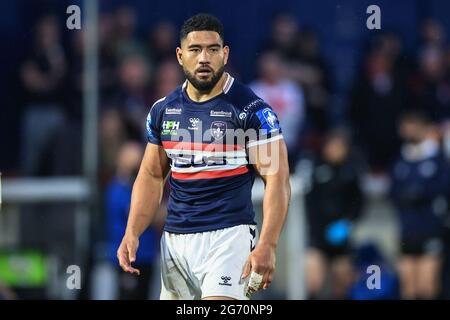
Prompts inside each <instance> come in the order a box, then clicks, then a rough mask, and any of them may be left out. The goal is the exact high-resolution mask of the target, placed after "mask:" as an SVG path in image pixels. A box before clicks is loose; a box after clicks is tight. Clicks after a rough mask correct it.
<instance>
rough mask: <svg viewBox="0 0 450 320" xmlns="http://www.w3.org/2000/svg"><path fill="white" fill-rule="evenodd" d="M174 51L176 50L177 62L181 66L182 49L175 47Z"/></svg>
mask: <svg viewBox="0 0 450 320" xmlns="http://www.w3.org/2000/svg"><path fill="white" fill-rule="evenodd" d="M175 52H176V56H177V60H178V63H179V65H180V66H182V65H183V50H182V49H181V48H180V47H177V49H176V50H175Z"/></svg>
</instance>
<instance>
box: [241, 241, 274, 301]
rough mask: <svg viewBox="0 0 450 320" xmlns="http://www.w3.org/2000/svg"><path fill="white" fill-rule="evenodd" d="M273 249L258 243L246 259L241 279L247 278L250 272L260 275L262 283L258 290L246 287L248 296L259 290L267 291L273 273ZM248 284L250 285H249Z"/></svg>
mask: <svg viewBox="0 0 450 320" xmlns="http://www.w3.org/2000/svg"><path fill="white" fill-rule="evenodd" d="M275 259H276V258H275V247H274V246H271V245H268V244H264V243H259V244H258V245H257V246H256V248H255V250H253V251H252V253H251V254H250V256H249V257H248V259H247V262H246V263H245V266H244V271H243V272H242V276H241V278H242V279H245V278H247V277H248V276H249V275H250V273H251V272H254V273H257V274H259V275H262V281H261V285H260V286H259V288H252V287H251V286H249V287H248V292H249V293H250V294H252V293H254V292H256V291H258V290H259V289H261V288H262V289H267V288H268V287H269V285H270V283H271V282H272V279H273V273H274V271H275ZM249 284H250V283H249Z"/></svg>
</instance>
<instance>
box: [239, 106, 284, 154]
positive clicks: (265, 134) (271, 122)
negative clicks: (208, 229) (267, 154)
mask: <svg viewBox="0 0 450 320" xmlns="http://www.w3.org/2000/svg"><path fill="white" fill-rule="evenodd" d="M246 130H247V131H248V130H252V131H253V132H254V134H253V135H252V138H250V140H249V141H248V144H247V147H252V146H255V145H261V144H265V143H269V142H272V141H276V140H278V139H282V138H283V136H282V131H281V127H280V122H279V120H278V117H277V115H276V113H275V112H274V111H273V110H272V108H271V107H270V106H269V105H267V104H262V105H261V106H260V107H259V108H257V109H256V110H255V111H254V112H252V113H251V114H250V115H249V117H248V119H247V121H246Z"/></svg>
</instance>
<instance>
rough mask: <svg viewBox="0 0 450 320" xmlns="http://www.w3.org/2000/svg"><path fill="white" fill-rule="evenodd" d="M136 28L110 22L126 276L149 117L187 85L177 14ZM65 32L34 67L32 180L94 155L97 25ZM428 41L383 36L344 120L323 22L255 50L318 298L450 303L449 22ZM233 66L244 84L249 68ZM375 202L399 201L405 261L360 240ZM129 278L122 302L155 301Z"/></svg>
mask: <svg viewBox="0 0 450 320" xmlns="http://www.w3.org/2000/svg"><path fill="white" fill-rule="evenodd" d="M136 24H137V21H136V18H135V12H133V10H132V9H131V8H129V7H121V8H119V9H117V10H116V11H115V12H113V13H108V14H102V15H101V16H100V20H99V41H100V42H99V55H100V57H99V63H100V66H99V68H100V69H99V78H100V82H99V89H100V92H99V104H100V121H99V150H100V163H99V181H100V188H101V190H102V193H101V196H102V199H101V201H100V202H101V203H102V205H101V208H102V212H103V213H102V216H101V217H100V219H99V220H98V221H99V223H100V226H98V227H97V229H98V230H100V229H101V228H102V227H103V226H104V230H103V231H102V232H103V233H102V232H101V233H100V234H103V236H102V237H100V238H99V239H97V241H100V242H104V243H106V244H107V247H108V248H109V249H108V258H107V260H108V259H109V260H108V261H110V263H111V265H114V266H115V268H116V269H117V270H116V271H117V273H118V275H119V276H120V274H121V272H120V271H119V269H118V266H117V261H116V258H115V248H117V246H118V243H119V241H120V237H121V235H122V233H123V231H124V228H125V224H126V218H127V214H128V207H129V202H130V195H131V187H132V183H133V181H134V177H135V175H136V173H137V170H138V168H139V162H140V158H141V155H142V152H143V148H144V145H145V127H144V125H145V121H144V119H145V118H146V115H147V112H148V109H149V106H151V105H152V104H153V102H154V101H156V100H157V99H159V98H161V97H164V96H165V95H167V94H168V93H169V92H170V91H172V90H173V89H174V88H175V87H176V86H178V85H180V84H181V83H182V82H183V81H184V75H183V73H182V70H181V68H180V66H179V65H178V64H177V62H176V59H175V55H174V49H175V47H176V46H177V43H178V35H177V29H176V27H175V25H174V24H173V23H172V22H170V21H163V22H160V23H158V24H157V25H156V26H155V27H154V28H152V29H151V30H149V32H148V34H146V36H145V37H142V36H140V37H138V36H137V32H136ZM59 30H60V28H59V22H58V21H57V19H56V17H55V16H44V17H42V18H41V19H40V20H39V21H38V23H37V25H36V28H35V36H34V43H33V46H34V48H33V49H32V50H30V51H29V53H30V55H29V56H28V57H27V58H26V59H25V60H24V61H23V63H22V65H21V68H20V80H21V86H22V96H23V106H22V107H23V112H22V115H21V117H22V118H21V119H22V129H21V143H20V145H21V148H22V150H21V157H20V159H21V160H22V163H21V164H20V171H21V173H22V174H23V175H26V176H49V175H51V176H57V175H71V174H79V173H80V172H81V158H77V157H74V156H73V155H74V154H80V153H81V135H80V132H81V127H82V126H81V121H82V117H81V114H82V108H81V105H82V91H83V88H82V67H83V59H82V55H83V33H82V31H77V32H76V35H75V36H74V37H73V38H71V42H70V43H69V44H65V45H63V43H62V41H61V37H60V36H61V35H60V34H59V32H60V31H59ZM420 37H421V42H420V47H419V49H418V50H417V52H415V53H414V54H410V53H406V52H405V51H404V48H403V46H402V39H401V38H399V37H398V36H397V35H396V34H395V33H392V32H383V33H377V34H376V35H375V36H373V37H372V38H371V39H370V41H369V44H368V46H367V48H365V49H364V50H365V51H364V54H363V55H362V57H363V58H362V60H361V63H360V67H359V69H358V70H356V73H355V77H354V84H353V85H352V87H351V90H350V91H349V92H348V95H347V98H346V101H347V105H348V107H347V108H346V113H345V117H344V119H343V120H342V121H339V122H337V121H335V119H333V115H334V114H335V112H333V105H334V98H333V97H334V95H335V92H334V80H333V77H332V70H330V67H329V65H328V64H327V61H326V59H325V58H324V56H323V55H322V53H321V48H320V42H319V38H318V35H317V34H316V33H315V32H314V31H313V30H310V29H308V28H306V27H304V26H301V25H300V22H299V21H297V19H296V18H295V17H293V16H290V15H288V14H279V15H277V16H275V17H274V19H273V21H272V29H271V34H270V35H269V37H268V39H267V40H266V42H265V43H262V44H261V47H260V48H261V49H260V50H259V51H258V52H257V53H255V56H256V57H257V60H256V61H255V68H256V71H257V72H256V77H255V79H254V80H253V81H251V82H250V83H249V85H250V87H251V88H252V89H253V90H254V91H255V93H256V94H257V95H259V96H260V97H261V98H263V99H264V100H266V101H267V102H268V103H269V104H270V105H271V106H272V107H273V109H274V110H275V112H276V113H277V114H278V116H279V119H280V122H281V125H282V127H283V135H284V138H285V141H286V144H287V146H288V151H289V159H290V166H291V171H292V172H293V173H295V172H297V173H299V174H301V175H302V176H303V177H304V188H305V208H306V217H307V226H308V228H307V229H308V251H307V256H306V260H305V266H306V275H307V285H308V288H307V292H308V298H310V299H324V298H325V299H330V298H331V299H377V298H382V299H397V298H403V299H432V298H450V288H449V287H448V284H449V283H450V215H449V210H450V209H449V208H448V200H449V199H450V165H449V156H450V49H449V48H450V47H449V44H448V42H447V41H446V35H445V32H444V30H443V28H442V27H441V26H440V25H439V23H438V22H437V21H433V20H428V21H424V23H423V25H422V30H421V34H420ZM229 70H230V72H231V73H233V76H235V77H236V78H238V79H239V70H236V69H235V68H234V67H233V66H229ZM370 197H378V198H379V199H382V201H387V202H389V203H391V204H392V208H393V211H394V212H395V217H396V219H397V221H398V224H399V234H400V235H399V242H398V243H397V244H396V247H397V248H398V254H397V256H396V258H395V259H394V260H391V259H388V258H387V257H385V255H384V253H383V250H380V248H379V247H377V246H376V245H375V244H373V243H366V244H362V245H358V246H356V245H355V243H354V242H353V241H352V232H353V230H354V226H355V225H356V224H357V223H358V221H359V220H360V219H361V217H362V215H363V212H364V208H365V207H366V204H367V201H368V198H370ZM163 211H164V210H163V209H162V210H161V213H160V215H159V218H160V220H158V223H156V225H155V226H154V227H153V228H151V229H149V231H148V233H146V234H145V235H144V236H143V238H142V240H141V246H142V248H141V249H143V248H148V249H145V250H141V251H140V252H141V253H142V254H143V255H142V256H141V257H138V263H139V264H141V265H142V266H143V267H142V269H145V270H147V271H148V274H145V279H146V280H147V281H146V282H150V280H151V279H152V277H151V273H152V272H154V271H155V270H156V269H155V267H154V264H155V262H156V258H157V256H158V245H157V242H158V240H157V239H158V233H159V232H160V230H161V224H162V222H161V221H163V218H164V212H163ZM374 264H375V265H378V266H381V267H382V269H383V272H382V279H381V287H382V289H381V290H374V291H371V290H369V291H368V290H367V288H366V287H365V283H366V278H367V273H366V269H367V266H370V265H374ZM147 266H148V267H147ZM120 277H122V278H120ZM120 277H119V280H118V286H119V287H120V290H119V291H118V292H119V293H120V297H121V298H130V297H131V298H145V297H147V296H148V291H149V288H148V286H142V282H141V283H135V282H134V281H133V279H132V278H127V277H123V275H122V276H120ZM0 289H1V287H0ZM0 295H1V290H0Z"/></svg>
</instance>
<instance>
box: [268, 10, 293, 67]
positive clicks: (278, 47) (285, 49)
mask: <svg viewBox="0 0 450 320" xmlns="http://www.w3.org/2000/svg"><path fill="white" fill-rule="evenodd" d="M297 32H298V24H297V20H296V19H295V17H293V16H292V15H290V14H289V13H278V14H276V15H275V16H274V17H273V19H272V28H271V34H270V39H269V41H268V42H267V43H266V44H265V45H264V47H263V50H262V51H275V52H277V53H278V54H279V55H280V56H281V58H282V59H286V58H289V57H290V56H291V55H292V54H293V51H294V50H295V40H296V36H297Z"/></svg>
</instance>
